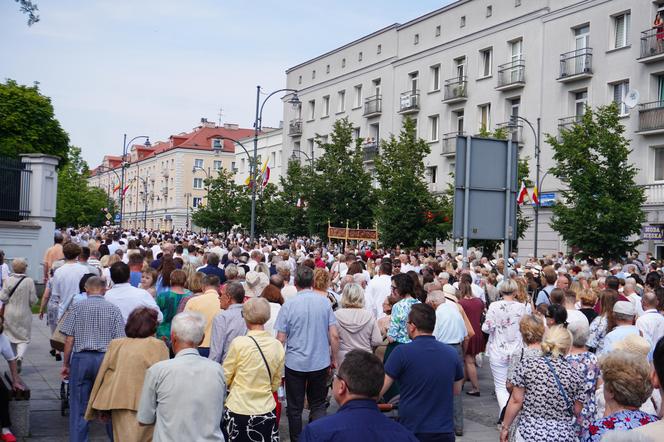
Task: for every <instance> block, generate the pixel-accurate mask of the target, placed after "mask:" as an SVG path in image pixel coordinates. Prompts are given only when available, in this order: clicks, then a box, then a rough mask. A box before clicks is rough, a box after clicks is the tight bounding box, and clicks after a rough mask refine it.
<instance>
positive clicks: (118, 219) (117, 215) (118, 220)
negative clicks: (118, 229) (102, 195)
mask: <svg viewBox="0 0 664 442" xmlns="http://www.w3.org/2000/svg"><path fill="white" fill-rule="evenodd" d="M115 222H116V223H119V222H120V214H119V213H116V214H115Z"/></svg>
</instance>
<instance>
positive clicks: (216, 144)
mask: <svg viewBox="0 0 664 442" xmlns="http://www.w3.org/2000/svg"><path fill="white" fill-rule="evenodd" d="M212 148H213V149H221V140H220V139H219V138H215V139H213V140H212Z"/></svg>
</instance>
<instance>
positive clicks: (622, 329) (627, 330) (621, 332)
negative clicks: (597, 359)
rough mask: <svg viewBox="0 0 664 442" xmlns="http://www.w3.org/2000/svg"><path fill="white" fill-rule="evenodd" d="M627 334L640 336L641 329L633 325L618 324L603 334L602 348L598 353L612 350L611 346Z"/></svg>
mask: <svg viewBox="0 0 664 442" xmlns="http://www.w3.org/2000/svg"><path fill="white" fill-rule="evenodd" d="M629 335H636V336H640V335H641V331H640V330H639V329H638V327H637V326H635V325H619V326H618V327H616V328H614V329H613V330H611V331H610V332H609V333H607V334H606V336H604V348H602V351H601V352H598V354H599V355H604V354H606V353H609V352H610V351H611V350H613V346H614V345H615V344H616V343H618V342H620V341H622V340H623V339H625V338H626V337H627V336H629Z"/></svg>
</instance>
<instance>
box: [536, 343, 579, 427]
mask: <svg viewBox="0 0 664 442" xmlns="http://www.w3.org/2000/svg"><path fill="white" fill-rule="evenodd" d="M543 358H544V362H546V365H547V366H548V367H549V370H550V371H551V374H553V379H554V380H555V381H556V385H557V386H558V391H559V392H560V395H561V396H562V397H563V400H564V401H565V405H566V406H567V411H569V412H570V413H571V414H572V416H573V415H574V404H573V403H572V401H571V399H570V398H569V396H568V395H567V392H566V391H565V388H563V384H562V383H561V382H560V378H559V377H558V373H556V370H555V369H554V368H553V365H552V364H551V361H550V360H549V358H547V357H546V356H543Z"/></svg>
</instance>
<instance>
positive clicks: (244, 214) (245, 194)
mask: <svg viewBox="0 0 664 442" xmlns="http://www.w3.org/2000/svg"><path fill="white" fill-rule="evenodd" d="M241 191H242V199H241V202H240V209H239V212H238V222H239V224H241V225H242V227H244V228H245V229H247V230H249V229H250V227H251V187H249V186H242V187H241ZM276 198H277V186H275V185H274V184H272V183H268V184H267V185H266V186H265V187H263V186H261V185H260V184H258V189H257V192H256V226H255V229H256V235H264V234H270V233H281V232H280V231H279V228H278V226H277V225H276V223H275V219H274V211H275V208H276V206H277V201H276Z"/></svg>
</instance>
